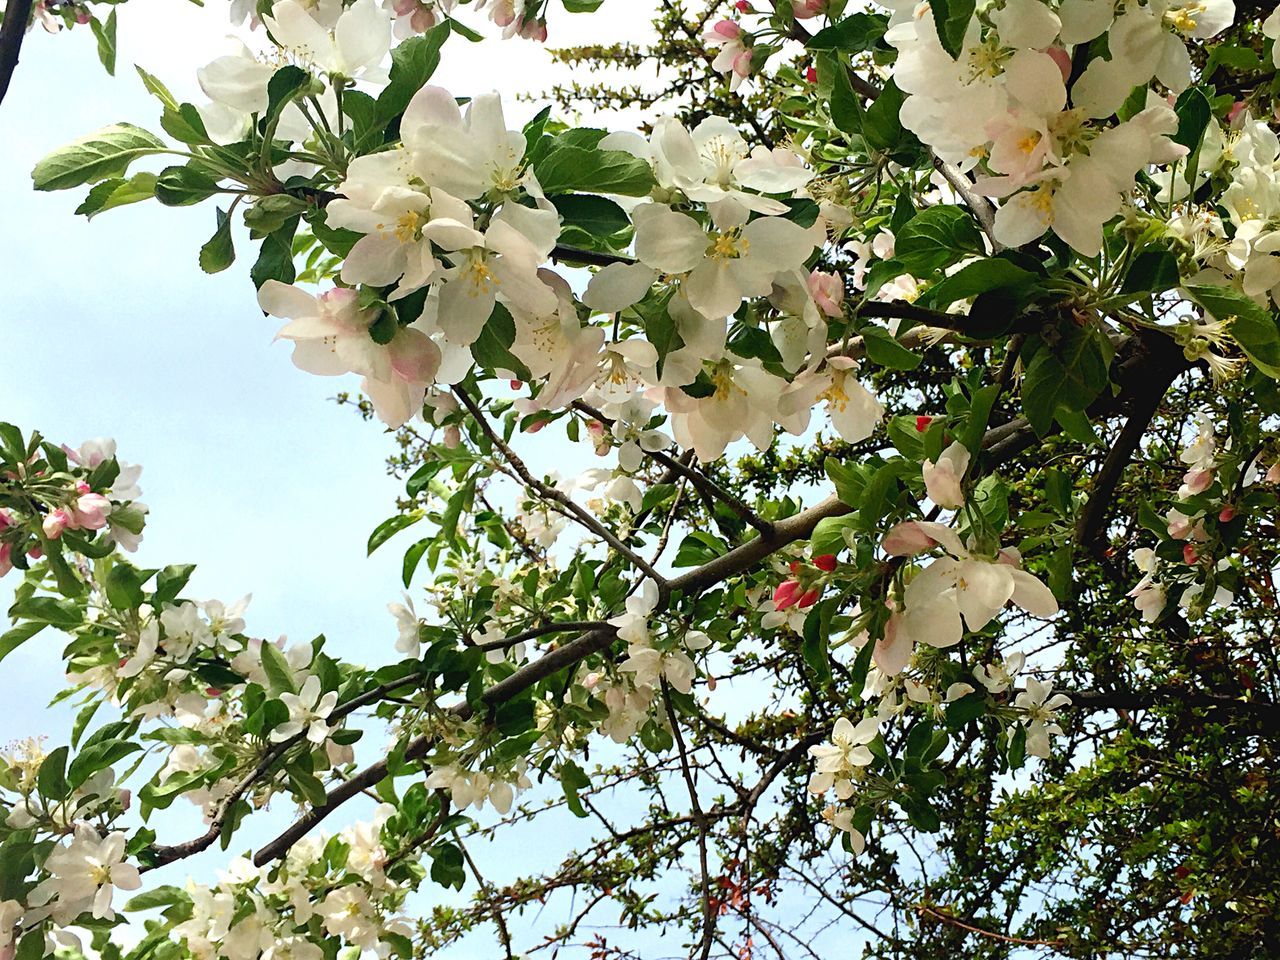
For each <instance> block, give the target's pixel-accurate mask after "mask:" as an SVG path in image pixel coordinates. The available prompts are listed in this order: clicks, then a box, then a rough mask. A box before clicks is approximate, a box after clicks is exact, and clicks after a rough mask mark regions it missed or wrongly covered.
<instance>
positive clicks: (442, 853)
mask: <svg viewBox="0 0 1280 960" xmlns="http://www.w3.org/2000/svg"><path fill="white" fill-rule="evenodd" d="M428 852H429V853H430V854H431V879H432V880H434V881H435V882H436V883H438V884H440V886H442V887H455V888H456V889H458V890H461V889H462V887H463V885H464V884H466V882H467V874H466V871H465V870H463V868H462V864H463V860H462V851H461V850H459V849H458V848H457V847H456V846H454V845H453V844H452V843H438V844H436V845H435V846H434V847H432V848H431V849H430V851H428Z"/></svg>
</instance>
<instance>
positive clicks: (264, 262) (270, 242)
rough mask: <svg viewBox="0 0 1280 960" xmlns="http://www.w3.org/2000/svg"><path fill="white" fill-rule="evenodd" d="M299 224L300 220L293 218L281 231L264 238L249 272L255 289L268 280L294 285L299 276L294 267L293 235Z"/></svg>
mask: <svg viewBox="0 0 1280 960" xmlns="http://www.w3.org/2000/svg"><path fill="white" fill-rule="evenodd" d="M299 222H300V218H298V217H292V218H290V219H289V220H286V221H285V223H284V225H283V226H282V227H280V229H278V230H275V231H273V232H272V233H270V234H268V235H267V236H266V237H265V238H263V241H262V249H260V250H259V251H258V259H257V260H255V261H254V263H253V267H251V268H250V270H249V279H251V280H252V281H253V285H254V286H255V287H261V286H262V285H263V284H264V283H266V282H267V281H268V280H278V281H280V282H281V283H293V281H294V279H295V278H296V277H297V276H298V271H297V270H296V269H295V268H294V265H293V235H294V234H295V233H296V232H297V230H298V223H299Z"/></svg>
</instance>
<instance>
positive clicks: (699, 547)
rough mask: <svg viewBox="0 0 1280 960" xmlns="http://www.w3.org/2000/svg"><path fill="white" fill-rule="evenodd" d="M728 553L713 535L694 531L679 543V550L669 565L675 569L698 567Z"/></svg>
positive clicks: (719, 540)
mask: <svg viewBox="0 0 1280 960" xmlns="http://www.w3.org/2000/svg"><path fill="white" fill-rule="evenodd" d="M728 552H729V548H728V546H727V545H726V544H725V542H724V541H723V540H721V539H720V538H719V537H717V536H716V535H715V534H713V533H707V531H705V530H694V531H693V532H692V533H690V534H689V535H688V536H686V537H685V538H684V540H682V541H681V542H680V549H679V550H677V551H676V558H675V559H674V560H673V561H672V562H671V563H672V566H676V567H699V566H701V565H702V564H704V563H709V562H710V561H712V560H714V559H716V557H721V556H724V554H726V553H728Z"/></svg>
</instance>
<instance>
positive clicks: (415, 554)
mask: <svg viewBox="0 0 1280 960" xmlns="http://www.w3.org/2000/svg"><path fill="white" fill-rule="evenodd" d="M433 543H435V538H433V537H427V538H425V539H423V540H419V541H418V542H417V543H415V544H414V545H413V546H411V547H410V548H409V549H408V550H406V551H405V552H404V564H403V565H402V567H401V570H400V578H401V579H402V580H403V581H404V585H405V587H406V588H407V587H408V586H409V583H410V581H412V580H413V574H414V572H415V571H416V570H417V569H418V564H419V563H421V562H422V556H423V554H425V553H426V552H427V550H429V549H430V548H431V545H432V544H433Z"/></svg>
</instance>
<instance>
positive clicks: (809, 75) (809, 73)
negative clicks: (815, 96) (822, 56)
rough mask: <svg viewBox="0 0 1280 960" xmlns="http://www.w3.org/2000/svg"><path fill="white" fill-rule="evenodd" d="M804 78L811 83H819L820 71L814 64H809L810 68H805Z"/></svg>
mask: <svg viewBox="0 0 1280 960" xmlns="http://www.w3.org/2000/svg"><path fill="white" fill-rule="evenodd" d="M804 78H805V79H806V80H808V81H809V82H810V83H817V82H818V71H817V69H816V68H815V67H814V66H813V64H809V66H807V67H805V68H804Z"/></svg>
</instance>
